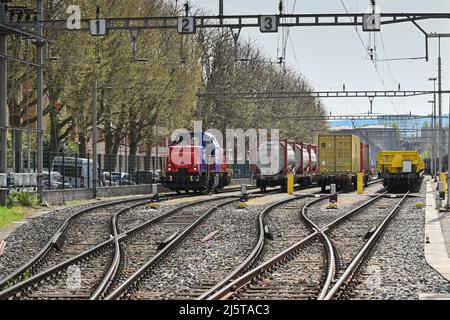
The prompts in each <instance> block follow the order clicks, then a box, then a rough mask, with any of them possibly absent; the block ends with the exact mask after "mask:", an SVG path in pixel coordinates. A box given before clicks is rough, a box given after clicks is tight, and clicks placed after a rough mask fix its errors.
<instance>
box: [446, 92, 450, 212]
mask: <svg viewBox="0 0 450 320" xmlns="http://www.w3.org/2000/svg"><path fill="white" fill-rule="evenodd" d="M448 121H449V122H448V123H449V127H448V139H447V148H448V149H447V204H446V205H445V209H446V210H447V211H450V186H449V182H450V176H449V175H448V172H449V167H450V99H449V104H448Z"/></svg>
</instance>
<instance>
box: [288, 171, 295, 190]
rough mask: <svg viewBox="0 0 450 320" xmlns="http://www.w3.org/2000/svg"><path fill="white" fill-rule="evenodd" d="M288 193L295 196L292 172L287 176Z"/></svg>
mask: <svg viewBox="0 0 450 320" xmlns="http://www.w3.org/2000/svg"><path fill="white" fill-rule="evenodd" d="M287 193H288V194H294V174H293V173H292V172H289V173H288V176H287Z"/></svg>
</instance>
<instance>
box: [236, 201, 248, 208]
mask: <svg viewBox="0 0 450 320" xmlns="http://www.w3.org/2000/svg"><path fill="white" fill-rule="evenodd" d="M247 207H248V204H247V202H239V203H238V204H237V205H236V209H245V208H247Z"/></svg>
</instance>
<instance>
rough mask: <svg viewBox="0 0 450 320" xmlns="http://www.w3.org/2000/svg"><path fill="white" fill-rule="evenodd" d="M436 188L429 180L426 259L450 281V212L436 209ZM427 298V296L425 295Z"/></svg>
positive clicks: (426, 213) (426, 214)
mask: <svg viewBox="0 0 450 320" xmlns="http://www.w3.org/2000/svg"><path fill="white" fill-rule="evenodd" d="M434 190H435V188H434V186H433V184H432V183H431V181H427V193H426V208H425V259H426V260H427V262H428V264H429V265H430V266H431V267H433V268H434V269H435V270H436V271H437V272H439V273H440V274H442V275H443V276H444V277H445V278H446V279H447V280H449V281H450V258H449V254H448V252H449V250H450V239H449V236H450V235H449V234H448V233H449V227H450V213H448V212H438V211H437V210H436V200H435V191H434ZM424 298H426V297H424Z"/></svg>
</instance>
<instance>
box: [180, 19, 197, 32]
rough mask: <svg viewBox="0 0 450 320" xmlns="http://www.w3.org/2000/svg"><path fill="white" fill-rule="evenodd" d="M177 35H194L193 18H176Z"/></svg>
mask: <svg viewBox="0 0 450 320" xmlns="http://www.w3.org/2000/svg"><path fill="white" fill-rule="evenodd" d="M177 26H178V33H181V34H194V33H195V32H196V28H195V27H196V26H195V18H194V17H179V18H178V24H177Z"/></svg>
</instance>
